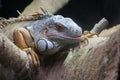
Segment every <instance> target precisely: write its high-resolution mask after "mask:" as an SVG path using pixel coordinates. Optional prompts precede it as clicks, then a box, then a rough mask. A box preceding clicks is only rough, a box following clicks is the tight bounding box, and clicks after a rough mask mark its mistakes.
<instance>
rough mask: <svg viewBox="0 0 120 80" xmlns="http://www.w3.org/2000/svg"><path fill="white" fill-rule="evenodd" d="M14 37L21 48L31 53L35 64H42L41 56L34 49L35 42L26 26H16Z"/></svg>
mask: <svg viewBox="0 0 120 80" xmlns="http://www.w3.org/2000/svg"><path fill="white" fill-rule="evenodd" d="M13 39H14V41H15V44H16V45H17V46H18V47H19V48H20V49H22V50H24V51H26V52H27V53H29V54H30V55H31V57H32V59H33V63H34V65H35V66H38V65H40V62H39V58H38V56H37V54H36V53H35V51H34V50H33V47H34V42H33V40H32V37H31V35H30V33H29V32H28V30H26V29H25V28H16V29H15V30H14V33H13Z"/></svg>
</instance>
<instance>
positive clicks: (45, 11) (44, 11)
mask: <svg viewBox="0 0 120 80" xmlns="http://www.w3.org/2000/svg"><path fill="white" fill-rule="evenodd" d="M40 8H41V10H42V12H43V14H44V15H47V14H48V12H47V10H45V9H43V8H42V7H40Z"/></svg>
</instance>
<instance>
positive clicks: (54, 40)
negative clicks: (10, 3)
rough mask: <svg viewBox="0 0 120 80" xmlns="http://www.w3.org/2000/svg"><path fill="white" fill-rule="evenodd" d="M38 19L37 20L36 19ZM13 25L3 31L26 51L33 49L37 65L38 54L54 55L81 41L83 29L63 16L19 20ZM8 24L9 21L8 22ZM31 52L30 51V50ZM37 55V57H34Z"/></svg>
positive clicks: (44, 16) (47, 15) (48, 15)
mask: <svg viewBox="0 0 120 80" xmlns="http://www.w3.org/2000/svg"><path fill="white" fill-rule="evenodd" d="M35 19H36V18H35ZM15 20H16V22H15V21H14V20H12V21H13V23H12V22H10V20H9V23H12V24H7V25H6V26H7V27H6V28H4V29H3V31H6V30H9V29H10V27H12V29H10V30H9V31H8V32H7V31H6V32H5V34H6V35H7V36H8V37H9V36H11V35H12V36H13V37H12V38H10V39H11V40H14V42H15V44H16V45H17V46H18V47H19V48H21V49H23V50H25V51H26V48H31V50H32V51H29V52H30V53H31V52H33V53H31V55H33V58H34V59H33V60H34V63H35V64H36V65H37V62H35V61H37V59H38V57H37V56H36V53H37V54H42V55H53V54H55V53H57V52H59V51H60V50H61V49H64V47H65V46H66V45H71V47H72V45H73V44H77V43H79V42H80V40H81V36H82V29H81V27H80V26H78V25H77V24H76V23H75V22H74V21H73V20H72V19H70V18H64V17H63V16H61V15H50V14H46V15H42V16H40V17H38V19H37V20H31V21H28V20H26V21H25V20H21V21H20V19H19V20H17V19H15ZM4 22H5V21H4ZM6 22H7V21H6ZM29 50H30V49H29ZM34 55H35V56H34ZM38 62H39V61H38Z"/></svg>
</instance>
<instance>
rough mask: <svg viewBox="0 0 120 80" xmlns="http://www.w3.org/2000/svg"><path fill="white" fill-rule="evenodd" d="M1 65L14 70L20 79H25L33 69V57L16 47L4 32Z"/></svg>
mask: <svg viewBox="0 0 120 80" xmlns="http://www.w3.org/2000/svg"><path fill="white" fill-rule="evenodd" d="M0 63H1V64H2V65H3V66H4V67H9V68H11V69H13V70H14V71H15V72H16V73H17V76H18V77H19V78H20V77H21V76H22V77H24V75H26V74H27V72H28V70H30V69H32V67H33V65H32V60H31V56H30V55H27V53H25V52H23V51H22V50H20V49H19V48H18V47H17V46H15V45H14V44H13V43H12V42H11V41H10V40H9V39H8V38H7V37H6V36H5V35H4V34H3V33H2V32H0ZM26 77H27V76H26Z"/></svg>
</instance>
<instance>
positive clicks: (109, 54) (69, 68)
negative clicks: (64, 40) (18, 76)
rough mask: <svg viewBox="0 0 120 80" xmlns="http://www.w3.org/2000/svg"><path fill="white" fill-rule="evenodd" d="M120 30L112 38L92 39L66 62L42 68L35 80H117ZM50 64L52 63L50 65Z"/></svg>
mask: <svg viewBox="0 0 120 80" xmlns="http://www.w3.org/2000/svg"><path fill="white" fill-rule="evenodd" d="M119 36H120V28H119V30H118V31H117V32H116V33H114V34H113V35H112V36H111V37H110V38H102V37H98V38H92V39H89V44H88V45H86V46H85V45H81V48H80V49H75V50H74V51H73V52H72V51H70V52H69V55H68V56H67V58H66V59H65V60H64V61H61V60H59V61H57V62H55V63H54V65H52V66H50V65H49V66H41V67H40V69H39V74H38V75H35V77H34V79H35V80H39V79H40V80H117V77H118V66H119V63H120V60H119V57H120V38H119ZM49 64H50V63H49Z"/></svg>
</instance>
